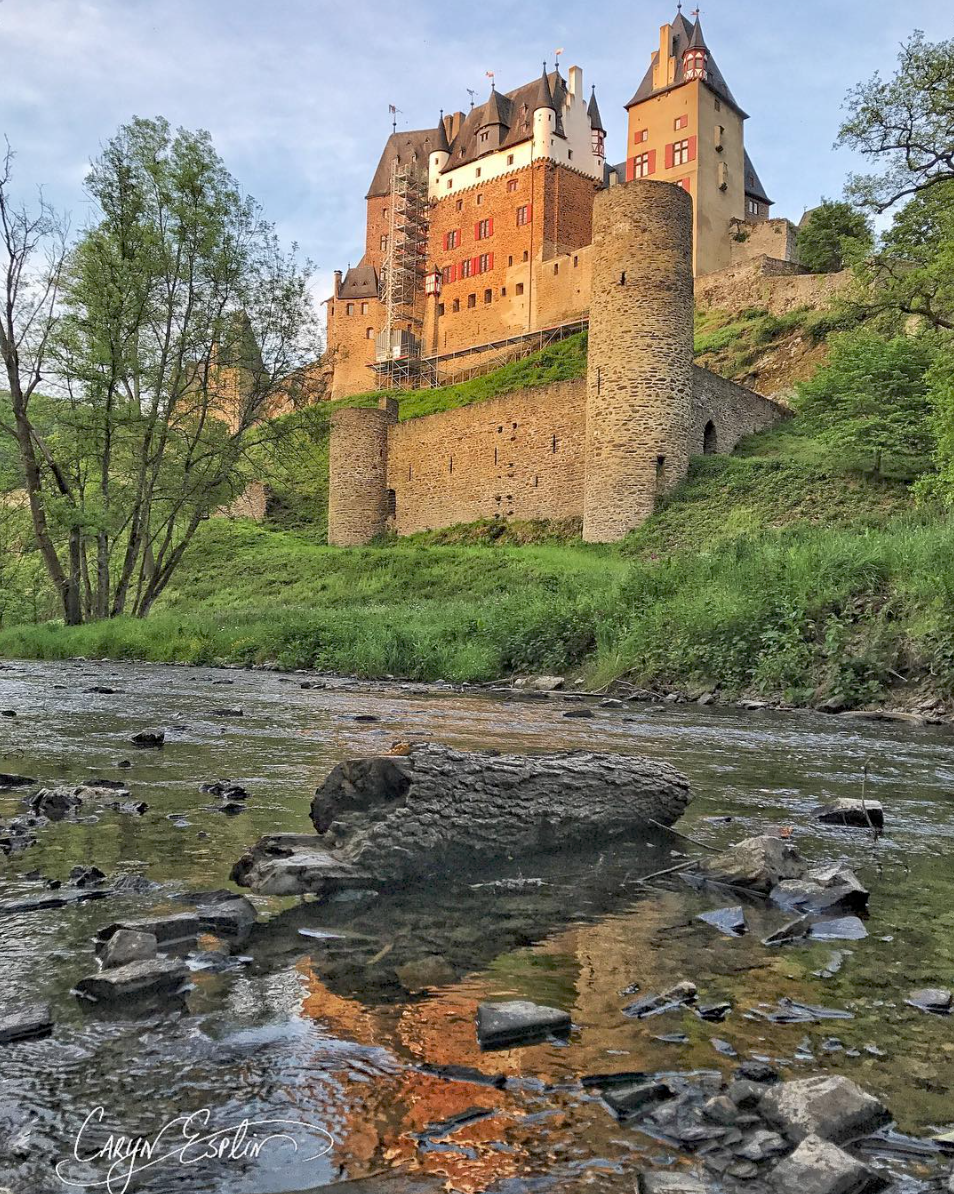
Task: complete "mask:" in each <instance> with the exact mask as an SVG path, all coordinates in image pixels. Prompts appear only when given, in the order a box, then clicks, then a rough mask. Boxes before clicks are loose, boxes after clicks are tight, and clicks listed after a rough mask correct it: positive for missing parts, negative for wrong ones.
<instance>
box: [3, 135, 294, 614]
mask: <svg viewBox="0 0 954 1194" xmlns="http://www.w3.org/2000/svg"><path fill="white" fill-rule="evenodd" d="M87 190H88V193H89V195H90V197H91V199H92V200H93V202H94V203H95V205H96V208H97V215H96V220H95V222H94V223H93V224H92V226H91V227H90V228H89V229H88V230H87V231H86V232H85V233H84V234H83V235H82V237H81V238H80V239H79V241H78V243H77V244H76V246H75V248H74V249H73V251H72V252H71V253H70V254H69V256H68V258H67V259H66V260H65V262H63V263H62V264H61V268H60V274H59V284H60V285H61V287H62V297H61V302H60V305H59V307H58V308H57V310H56V311H55V313H54V315H55V319H54V324H53V329H52V331H53V332H54V333H55V334H51V336H50V338H49V342H48V345H47V351H48V354H50V353H51V354H52V356H51V358H50V359H51V366H52V368H53V369H54V372H55V374H56V377H57V379H58V381H59V385H58V387H57V389H56V392H55V417H54V418H53V419H52V420H51V422H50V425H49V427H48V428H43V427H42V425H41V424H42V418H41V416H42V414H43V413H44V410H45V408H42V407H40V408H36V407H34V409H33V411H31V410H26V411H25V412H24V415H23V419H22V420H21V421H22V422H23V424H24V427H25V435H26V437H27V438H28V439H29V440H30V441H31V442H36V443H38V444H40V445H41V453H42V464H41V466H40V468H39V469H38V476H37V477H36V478H35V479H31V478H30V477H29V476H27V478H26V479H27V489H28V491H31V492H32V491H33V490H34V489H36V490H41V491H45V490H50V489H51V487H50V485H49V482H50V478H51V477H52V478H53V480H54V482H55V486H53V487H52V492H54V493H55V500H52V501H49V502H48V504H49V517H50V519H51V522H52V524H53V526H54V528H55V529H58V530H59V531H60V532H61V533H65V534H66V539H67V546H66V550H65V551H64V550H63V549H62V548H61V547H60V548H56V547H55V553H56V558H55V561H54V563H55V565H56V566H57V567H58V568H59V569H60V570H61V572H63V573H64V574H65V575H66V577H67V578H68V582H67V583H68V588H69V592H70V602H69V604H67V602H66V601H65V600H64V616H65V617H66V620H67V622H77V621H79V620H81V619H82V617H84V616H87V617H104V616H109V615H115V614H121V613H124V612H132V613H135V614H137V615H139V616H143V615H145V614H147V613H148V612H149V610H150V609H151V607H152V605H153V604H154V602H155V601H156V599H157V598H158V597H159V596H160V594H161V593H162V591H163V590H164V588H165V587H166V585H167V584H168V582H169V580H170V579H171V577H172V575H173V573H174V571H175V569H176V567H177V566H178V565H179V563H180V561H181V559H182V556H183V554H184V552H185V551H186V550H187V548H188V546H189V544H190V542H191V541H192V538H193V536H194V534H195V532H196V530H197V528H198V527H199V525H200V524H201V522H202V521H203V520H204V519H206V518H208V517H210V516H211V515H212V514H213V513H214V512H215V511H216V510H217V509H219V508H220V507H222V506H225V505H227V504H228V503H229V502H230V501H231V500H232V499H233V498H234V497H236V496H237V494H238V493H240V492H241V491H242V490H243V489H244V487H245V484H246V482H247V479H248V469H247V464H246V461H247V454H248V452H249V451H250V449H251V448H252V446H253V445H254V444H255V443H256V442H259V441H263V440H267V439H268V438H269V437H270V436H272V435H273V434H276V432H274V431H273V430H272V425H271V423H270V422H269V420H268V416H269V415H271V414H272V413H273V412H274V410H275V409H276V408H280V407H281V406H282V405H284V404H285V402H286V399H287V393H286V390H285V389H284V379H286V378H287V377H288V376H289V375H290V374H292V373H293V372H294V371H295V370H298V369H299V368H300V367H301V366H302V365H303V364H304V363H305V361H307V360H308V359H313V358H314V357H315V356H316V355H317V350H318V346H317V333H316V331H315V323H314V317H313V312H312V308H311V304H310V301H309V298H308V291H307V284H308V278H307V274H306V272H304V271H303V270H301V269H300V268H299V267H298V266H297V265H296V263H295V260H294V256H293V254H286V253H284V252H283V251H282V250H281V249H280V247H279V245H278V242H277V238H276V236H275V233H274V230H273V229H272V227H271V226H270V225H269V224H267V223H266V222H265V221H264V220H263V218H262V215H261V211H260V209H259V208H258V206H257V205H256V204H255V202H254V201H253V200H252V199H250V198H249V197H248V196H245V195H243V194H242V193H241V191H240V189H239V187H238V184H237V183H236V182H235V180H234V179H233V178H232V177H231V176H230V175H229V173H228V172H227V170H226V169H225V166H224V165H223V163H222V161H221V159H220V158H219V157H218V155H217V154H216V152H215V150H214V148H213V146H212V144H211V141H210V139H209V136H208V134H206V133H202V132H198V133H193V132H189V131H186V130H181V129H180V130H178V131H177V132H175V133H173V132H172V131H171V130H170V128H169V126H168V124H167V123H166V122H165V121H164V120H161V119H157V120H139V119H137V120H134V121H133V122H132V123H131V124H129V125H127V126H125V127H123V128H121V129H120V130H119V133H118V134H117V135H116V136H115V137H114V138H113V139H112V140H111V141H110V142H109V143H108V144H107V145H106V147H105V149H104V151H103V153H102V155H101V157H100V158H99V159H98V160H97V161H96V162H95V163H94V164H93V167H92V169H91V171H90V174H89V175H88V177H87ZM34 413H35V414H36V416H37V417H36V418H32V415H33V414H34ZM52 538H53V539H54V540H55V538H56V536H55V533H54V534H53V536H52ZM53 575H54V574H53V570H52V569H51V576H53ZM54 580H55V577H54Z"/></svg>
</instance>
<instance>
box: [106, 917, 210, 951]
mask: <svg viewBox="0 0 954 1194" xmlns="http://www.w3.org/2000/svg"><path fill="white" fill-rule="evenodd" d="M199 927H200V925H199V918H198V916H197V915H196V914H195V913H194V912H178V913H176V914H175V915H172V916H141V917H137V918H135V919H133V920H123V921H118V922H116V923H114V924H111V925H106V927H105V928H102V929H100V930H99V932H98V933H97V934H96V940H97V941H98V942H99V943H100V944H101V945H105V943H106V942H108V941H109V940H110V938H111V937H113V935H114V934H116V933H118V932H119V930H120V929H131V930H132V931H133V932H137V933H151V934H152V935H153V936H154V937H155V939H156V941H157V942H158V944H159V946H160V947H162V946H165V945H171V944H174V943H175V942H179V941H192V940H194V939H195V938H196V937H197V936H198V933H199Z"/></svg>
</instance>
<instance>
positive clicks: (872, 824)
mask: <svg viewBox="0 0 954 1194" xmlns="http://www.w3.org/2000/svg"><path fill="white" fill-rule="evenodd" d="M814 811H815V818H816V820H818V821H822V822H824V823H825V824H826V825H845V826H848V827H849V828H852V829H884V806H883V805H882V804H881V803H880V802H879V801H877V800H864V801H862V800H857V799H855V798H854V797H851V796H842V797H840V798H839V799H838V800H830V801H827V802H826V803H825V804H822V805H819V806H818V808H816V809H815V810H814Z"/></svg>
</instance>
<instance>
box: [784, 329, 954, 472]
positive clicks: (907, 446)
mask: <svg viewBox="0 0 954 1194" xmlns="http://www.w3.org/2000/svg"><path fill="white" fill-rule="evenodd" d="M936 351H937V345H936V341H935V339H934V337H932V336H931V335H927V334H922V335H919V336H905V335H898V336H893V337H890V338H889V337H885V336H882V335H880V334H879V333H878V332H876V331H874V330H872V329H871V328H870V327H859V328H855V329H854V330H852V331H849V332H840V333H838V334H837V335H835V336H833V337H832V339H831V356H830V358H829V360H828V363H827V364H826V365H825V366H824V367H823V368H822V369H820V370H819V371H818V372H817V373H816V374H815V376H814V377H813V378H812V379H811V381H808V382H803V383H802V384H801V385H800V386H799V387H798V392H797V397H796V401H795V407H796V410H797V411H798V412H799V413H800V414H801V415H803V416H804V417H805V418H806V419H809V420H810V421H811V423H812V424H813V425H814V427H815V428H817V431H818V434H819V438H821V439H822V441H823V442H824V443H825V444H826V445H827V446H828V448H829V449H830V450H831V452H832V454H833V455H834V456H837V457H838V458H839V459H841V460H843V461H845V462H846V463H848V464H851V465H853V466H854V467H858V468H862V469H864V470H866V471H868V470H870V471H872V472H873V473H874V474H875V475H876V476H878V475H880V474H881V472H882V469H883V467H884V464H885V462H886V460H887V461H890V462H892V464H894V465H895V466H896V467H898V466H900V467H901V468H903V469H906V470H908V471H917V470H918V469H919V468H921V467H923V460H924V458H925V457H926V456H928V455H929V454H930V453H931V451H932V450H933V448H934V446H935V440H934V435H933V432H932V425H931V407H930V402H929V398H928V389H929V383H928V379H927V376H926V374H927V371H928V369H929V368H930V366H931V364H932V361H933V360H934V357H935V354H936Z"/></svg>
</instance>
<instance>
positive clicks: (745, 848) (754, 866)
mask: <svg viewBox="0 0 954 1194" xmlns="http://www.w3.org/2000/svg"><path fill="white" fill-rule="evenodd" d="M805 871H806V865H805V860H804V859H803V858H802V856H801V855H800V854H799V852H798V850H796V848H795V846H794V845H793V844H792V843H791V842H790V841H786V840H785V839H784V838H780V837H771V836H769V835H768V834H763V835H762V836H759V837H749V838H746V839H745V840H744V841H741V842H739V843H738V845H735V846H731V847H730V848H729V849H728V850H725V851H723V852H722V853H721V854H716V855H714V856H713V857H712V858H707V859H706V860H705V861H704V862H703V863H702V864H701V866H700V870H699V874H700V875H701V876H702V878H703V879H705V880H707V881H708V882H710V883H724V884H727V885H729V886H731V887H741V888H747V889H749V890H751V891H757V892H762V893H763V894H765V895H767V894H768V893H769V892H770V891H771V890H772V888H773V887H777V886H778V885H779V884H780V883H781V882H782V881H783V880H785V879H801V878H802V877H803V876H804V874H805Z"/></svg>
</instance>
